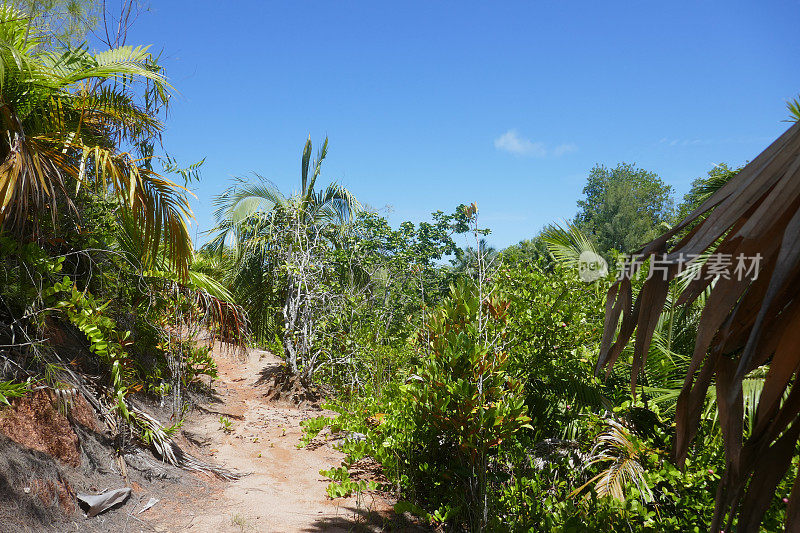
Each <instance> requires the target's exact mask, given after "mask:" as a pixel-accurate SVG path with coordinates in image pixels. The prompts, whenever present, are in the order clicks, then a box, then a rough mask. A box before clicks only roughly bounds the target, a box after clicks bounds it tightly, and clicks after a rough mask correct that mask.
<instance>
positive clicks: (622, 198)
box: [575, 163, 674, 255]
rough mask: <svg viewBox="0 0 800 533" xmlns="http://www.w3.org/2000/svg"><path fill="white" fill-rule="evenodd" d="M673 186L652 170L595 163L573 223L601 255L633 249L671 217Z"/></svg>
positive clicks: (629, 165)
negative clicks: (611, 167) (590, 240)
mask: <svg viewBox="0 0 800 533" xmlns="http://www.w3.org/2000/svg"><path fill="white" fill-rule="evenodd" d="M672 193H673V190H672V187H671V186H669V185H667V184H665V183H664V182H663V181H662V180H661V178H659V177H658V176H657V175H656V174H655V173H653V172H648V171H646V170H643V169H640V168H636V167H635V166H634V165H631V164H629V163H620V164H618V165H617V166H616V167H615V168H613V169H610V168H607V167H605V166H602V165H597V166H595V167H594V168H593V169H592V171H591V172H590V174H589V179H588V181H587V183H586V186H585V187H584V188H583V194H584V195H585V196H586V197H585V199H583V200H579V201H578V208H579V212H578V214H577V216H576V217H575V223H576V225H577V226H578V227H579V228H580V229H581V230H582V231H583V232H584V233H586V234H587V235H589V236H590V237H591V239H592V240H593V241H594V242H595V245H596V246H597V248H598V250H599V251H600V253H601V254H604V255H608V254H609V252H611V250H617V251H619V252H632V251H633V250H635V249H636V248H637V247H638V246H640V245H641V244H643V243H645V242H647V241H648V240H650V239H652V238H653V237H655V236H656V235H657V234H658V231H659V227H661V225H662V223H664V222H668V221H670V220H671V218H672V211H673V207H674V202H673V200H672Z"/></svg>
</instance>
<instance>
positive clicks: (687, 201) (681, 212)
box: [675, 163, 741, 223]
mask: <svg viewBox="0 0 800 533" xmlns="http://www.w3.org/2000/svg"><path fill="white" fill-rule="evenodd" d="M740 170H741V167H740V168H736V169H732V168H730V167H729V166H728V165H726V164H725V163H722V164H720V165H716V166H715V167H714V168H712V169H711V170H709V171H708V174H707V175H706V176H705V177H700V178H697V179H695V180H694V181H693V182H692V187H691V189H690V190H689V192H688V193H686V194H685V195H684V197H683V202H681V203H680V205H678V208H677V209H676V210H675V223H678V222H680V221H681V220H683V219H684V218H686V217H687V216H688V215H689V214H690V213H691V212H692V211H694V210H695V209H697V208H698V207H700V206H701V205H702V204H703V202H705V201H706V200H708V199H709V198H710V197H711V195H712V194H714V193H715V192H717V191H718V190H719V189H720V188H721V187H722V186H723V185H725V184H726V183H728V181H730V179H731V178H733V177H734V176H735V175H736V174H737V173H738V172H739V171H740Z"/></svg>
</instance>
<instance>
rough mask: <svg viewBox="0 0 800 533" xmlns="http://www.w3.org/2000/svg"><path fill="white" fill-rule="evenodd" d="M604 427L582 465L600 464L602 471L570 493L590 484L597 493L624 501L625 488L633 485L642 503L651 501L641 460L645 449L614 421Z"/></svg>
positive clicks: (586, 466)
mask: <svg viewBox="0 0 800 533" xmlns="http://www.w3.org/2000/svg"><path fill="white" fill-rule="evenodd" d="M607 423H608V428H607V429H606V430H605V431H603V432H602V433H600V434H599V435H598V436H597V438H596V439H595V444H594V447H593V448H592V451H591V453H590V456H589V460H588V461H587V462H586V463H585V464H584V468H588V467H590V466H593V465H604V468H603V470H602V471H601V472H600V473H599V474H597V475H596V476H594V477H593V478H591V479H590V480H589V481H587V482H586V483H584V484H583V485H581V486H580V487H578V488H577V489H575V490H574V491H573V492H572V494H570V496H575V495H577V494H580V493H581V492H583V490H584V489H586V487H588V486H589V485H591V484H592V483H594V489H595V491H596V492H597V495H598V496H600V497H601V498H602V497H606V496H610V497H612V498H615V499H617V500H625V489H626V487H628V486H630V485H633V486H635V487H636V489H637V490H638V491H639V494H640V495H641V497H642V499H643V500H644V501H645V502H651V501H653V493H652V491H651V490H650V487H648V486H647V480H646V479H645V477H644V468H643V467H642V461H643V460H644V456H645V453H646V452H647V450H646V449H645V448H644V446H642V444H641V443H640V442H639V440H638V439H637V438H636V437H635V436H634V435H632V434H631V433H630V431H628V430H627V428H625V426H623V425H622V424H620V423H619V422H617V421H616V420H608V421H607Z"/></svg>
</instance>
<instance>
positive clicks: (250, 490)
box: [150, 350, 404, 533]
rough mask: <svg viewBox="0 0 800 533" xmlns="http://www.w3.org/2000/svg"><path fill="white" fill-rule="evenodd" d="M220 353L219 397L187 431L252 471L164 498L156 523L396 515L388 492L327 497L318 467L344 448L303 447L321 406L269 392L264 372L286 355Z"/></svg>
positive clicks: (229, 463)
mask: <svg viewBox="0 0 800 533" xmlns="http://www.w3.org/2000/svg"><path fill="white" fill-rule="evenodd" d="M215 354H216V360H217V364H218V367H219V380H218V381H215V383H214V389H215V392H216V394H217V398H216V400H213V401H210V402H208V403H207V404H205V405H200V406H199V408H198V409H195V410H194V411H193V412H192V413H191V414H190V415H189V416H188V417H187V421H186V423H185V425H184V435H185V436H186V437H188V439H189V440H190V441H192V442H194V443H195V444H196V446H194V449H193V450H192V451H193V453H196V454H197V455H198V456H200V457H202V458H204V459H207V460H209V461H213V462H214V463H216V464H220V465H224V466H226V467H228V468H230V469H233V470H236V471H238V472H242V473H247V474H248V475H246V476H244V477H242V478H241V479H239V480H237V481H230V482H221V481H209V482H208V483H209V486H208V490H207V491H204V492H206V494H199V493H198V494H197V496H196V497H194V498H193V500H194V501H192V502H186V501H183V502H174V501H173V502H168V501H166V502H164V504H163V505H161V506H160V509H158V511H157V512H156V513H154V515H153V516H152V517H151V519H150V522H151V524H153V525H154V526H155V527H156V529H158V530H160V531H192V532H206V531H209V532H212V531H213V532H217V533H222V532H227V531H240V532H245V531H259V532H260V531H274V532H301V531H303V532H310V531H361V530H367V531H370V530H381V529H382V527H384V524H385V523H386V518H387V517H390V516H391V512H390V509H391V506H390V503H389V502H387V501H386V500H384V498H383V497H382V496H380V495H374V494H367V495H365V496H363V497H362V498H361V501H356V498H354V497H352V498H347V499H337V500H330V499H328V497H327V495H326V493H325V487H326V486H327V484H328V481H327V480H325V478H323V477H322V476H321V475H320V474H319V471H320V470H321V469H327V468H330V467H332V466H338V465H339V464H340V461H341V459H342V457H343V456H342V454H341V453H340V452H338V451H337V450H335V449H333V448H332V447H331V445H330V444H327V443H326V444H322V445H320V446H316V447H309V448H306V449H298V448H297V443H298V442H299V438H300V435H301V428H300V421H301V420H303V419H305V418H310V417H313V416H319V415H320V414H321V411H320V410H319V409H317V408H314V407H296V406H294V405H291V404H285V405H284V404H278V403H275V402H269V401H267V400H266V398H265V397H264V394H265V392H266V391H267V388H268V385H267V384H266V383H265V379H264V376H268V375H270V374H271V373H272V372H273V371H274V370H275V369H276V368H278V366H279V365H280V360H279V359H278V358H277V357H275V356H274V355H271V354H269V353H267V352H263V351H259V350H253V351H251V352H250V353H248V355H247V356H246V358H245V359H244V360H242V359H241V358H240V359H237V358H236V357H235V356H234V355H226V354H224V353H217V352H215ZM220 416H225V417H227V418H228V419H229V420H230V422H231V428H230V432H227V433H226V432H225V431H223V429H222V424H221V423H220ZM198 492H200V491H198ZM392 529H394V530H398V528H397V526H394V527H393V528H392ZM399 529H404V528H399Z"/></svg>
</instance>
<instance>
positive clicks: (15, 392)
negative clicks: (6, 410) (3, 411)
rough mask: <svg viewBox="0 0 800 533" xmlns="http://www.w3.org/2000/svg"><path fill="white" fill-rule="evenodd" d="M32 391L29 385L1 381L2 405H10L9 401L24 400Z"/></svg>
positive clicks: (0, 396) (0, 397)
mask: <svg viewBox="0 0 800 533" xmlns="http://www.w3.org/2000/svg"><path fill="white" fill-rule="evenodd" d="M30 391H31V389H30V384H29V383H14V382H13V381H0V403H2V404H5V405H10V403H9V401H8V400H9V399H12V398H22V397H23V396H25V395H26V394H28V393H29V392H30Z"/></svg>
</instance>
